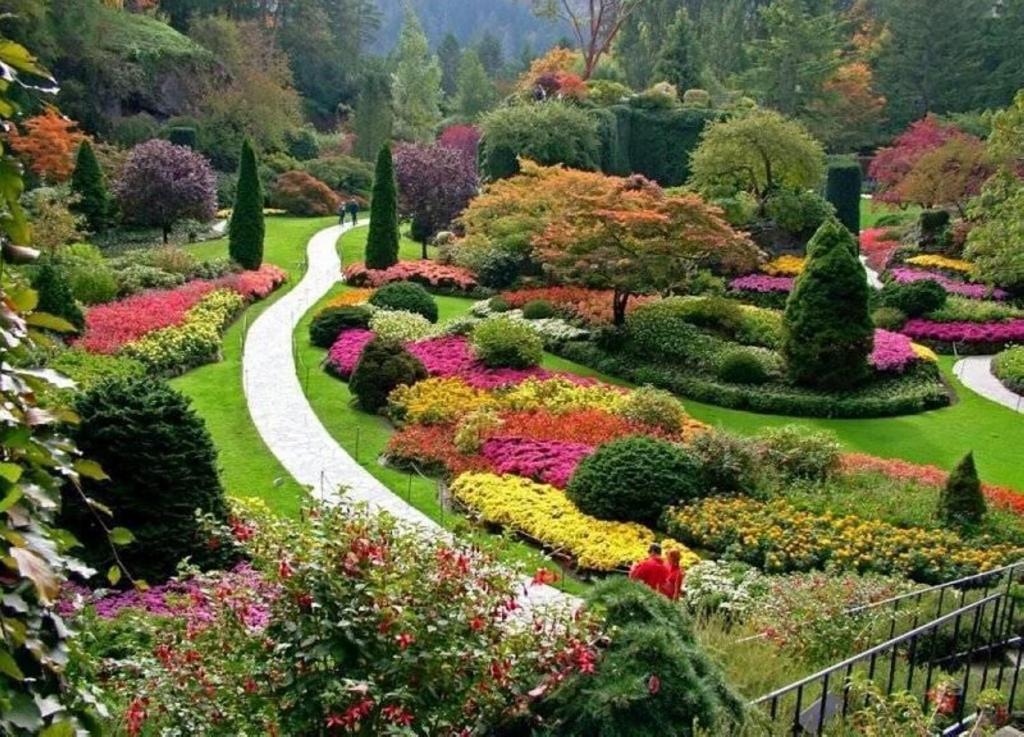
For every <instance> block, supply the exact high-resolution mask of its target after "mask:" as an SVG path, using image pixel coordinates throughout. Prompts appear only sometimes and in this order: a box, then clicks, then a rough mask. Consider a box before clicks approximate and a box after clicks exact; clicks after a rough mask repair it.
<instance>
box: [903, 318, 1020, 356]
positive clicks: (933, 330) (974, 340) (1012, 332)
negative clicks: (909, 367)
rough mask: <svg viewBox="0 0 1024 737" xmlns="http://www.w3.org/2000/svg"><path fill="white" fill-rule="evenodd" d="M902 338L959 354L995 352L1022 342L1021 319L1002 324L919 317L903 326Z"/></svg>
mask: <svg viewBox="0 0 1024 737" xmlns="http://www.w3.org/2000/svg"><path fill="white" fill-rule="evenodd" d="M902 332H903V334H904V335H908V336H910V337H911V338H913V339H914V340H919V341H928V342H929V343H932V344H939V345H938V347H939V348H941V349H947V348H952V346H953V344H956V347H957V349H958V350H960V351H961V352H962V351H963V350H965V349H966V350H968V351H971V352H981V353H989V352H997V350H998V349H1000V348H1001V347H1003V346H1005V345H1006V344H1008V343H1020V342H1024V319H1016V320H1007V321H1005V322H988V323H979V322H965V321H958V322H935V321H934V320H928V319H926V318H922V317H918V318H914V319H913V320H908V321H907V323H906V324H905V325H904V326H903V330H902Z"/></svg>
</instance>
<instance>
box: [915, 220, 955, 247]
mask: <svg viewBox="0 0 1024 737" xmlns="http://www.w3.org/2000/svg"><path fill="white" fill-rule="evenodd" d="M949 220H950V216H949V213H948V212H947V211H946V210H922V211H921V214H920V215H919V216H918V220H917V224H918V228H919V230H920V240H919V241H918V244H919V245H920V246H921V247H922V248H925V249H936V248H939V249H941V248H942V247H943V246H945V244H946V240H947V239H948V236H949Z"/></svg>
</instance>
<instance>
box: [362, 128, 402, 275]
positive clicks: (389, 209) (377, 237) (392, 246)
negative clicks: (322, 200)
mask: <svg viewBox="0 0 1024 737" xmlns="http://www.w3.org/2000/svg"><path fill="white" fill-rule="evenodd" d="M368 230H369V233H368V234H367V237H366V257H365V261H366V268H368V269H386V268H388V267H389V266H394V265H395V264H396V263H397V262H398V184H397V183H396V182H395V162H394V160H393V159H392V158H391V147H390V146H388V145H387V144H386V143H385V144H384V145H383V146H381V147H380V153H378V154H377V167H376V169H374V174H373V193H372V194H371V196H370V227H369V229H368Z"/></svg>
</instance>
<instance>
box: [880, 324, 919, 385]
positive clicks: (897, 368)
mask: <svg viewBox="0 0 1024 737" xmlns="http://www.w3.org/2000/svg"><path fill="white" fill-rule="evenodd" d="M917 359H918V356H917V354H916V353H914V349H913V347H912V346H911V344H910V338H908V337H907V336H906V335H902V334H900V333H893V332H890V331H888V330H876V331H875V347H874V349H873V350H872V351H871V357H870V359H869V360H870V362H871V365H872V366H874V367H875V368H876V369H877V370H879V371H893V372H895V373H898V374H902V373H903V372H904V371H906V370H907V367H908V366H910V364H912V363H914V361H916V360H917Z"/></svg>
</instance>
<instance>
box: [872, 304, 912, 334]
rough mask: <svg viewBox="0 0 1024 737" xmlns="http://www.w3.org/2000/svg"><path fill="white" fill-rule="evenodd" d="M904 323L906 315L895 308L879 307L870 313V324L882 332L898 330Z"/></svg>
mask: <svg viewBox="0 0 1024 737" xmlns="http://www.w3.org/2000/svg"><path fill="white" fill-rule="evenodd" d="M906 321H907V316H906V314H904V313H903V311H902V310H899V309H897V308H895V307H879V308H878V309H876V310H875V311H874V312H872V313H871V322H872V323H873V324H874V326H875V327H876V328H881V329H882V330H899V329H900V328H902V327H903V324H904V323H905V322H906Z"/></svg>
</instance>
